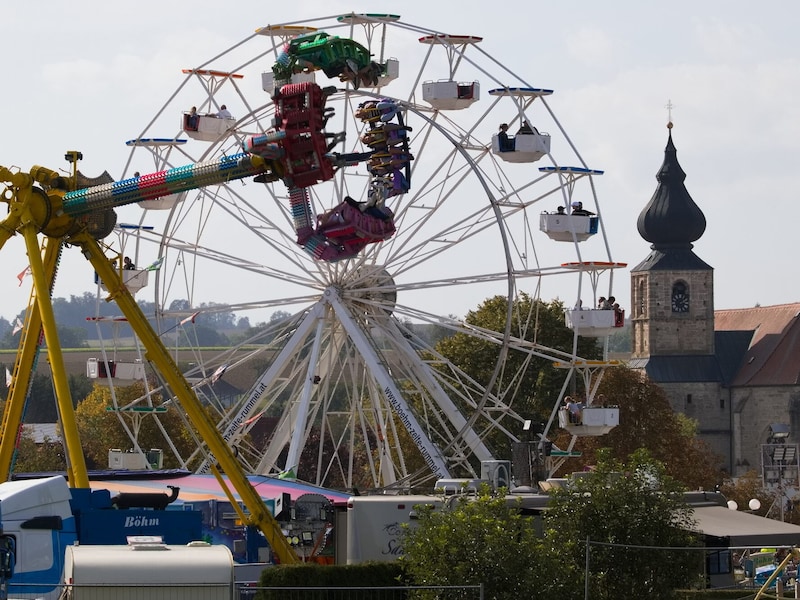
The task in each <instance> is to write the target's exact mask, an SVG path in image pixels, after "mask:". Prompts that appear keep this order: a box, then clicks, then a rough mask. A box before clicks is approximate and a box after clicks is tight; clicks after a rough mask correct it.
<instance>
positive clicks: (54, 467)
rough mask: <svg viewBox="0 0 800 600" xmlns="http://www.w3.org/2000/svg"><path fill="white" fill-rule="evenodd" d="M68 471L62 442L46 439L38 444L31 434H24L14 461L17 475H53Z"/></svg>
mask: <svg viewBox="0 0 800 600" xmlns="http://www.w3.org/2000/svg"><path fill="white" fill-rule="evenodd" d="M66 470H67V461H66V458H65V453H64V446H63V445H62V444H61V442H60V441H57V440H51V439H48V438H45V439H44V440H43V441H42V442H41V443H40V444H37V443H36V442H35V441H34V439H33V437H32V436H31V434H29V433H28V432H23V434H22V435H21V436H20V439H19V444H18V446H17V453H16V457H15V460H14V472H15V473H53V472H62V471H66Z"/></svg>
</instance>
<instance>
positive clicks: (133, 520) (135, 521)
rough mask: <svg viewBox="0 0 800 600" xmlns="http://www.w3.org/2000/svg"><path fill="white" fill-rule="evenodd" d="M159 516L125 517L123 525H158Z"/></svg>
mask: <svg viewBox="0 0 800 600" xmlns="http://www.w3.org/2000/svg"><path fill="white" fill-rule="evenodd" d="M158 525H159V521H158V518H157V517H141V516H139V517H125V524H124V525H123V527H126V528H127V527H158Z"/></svg>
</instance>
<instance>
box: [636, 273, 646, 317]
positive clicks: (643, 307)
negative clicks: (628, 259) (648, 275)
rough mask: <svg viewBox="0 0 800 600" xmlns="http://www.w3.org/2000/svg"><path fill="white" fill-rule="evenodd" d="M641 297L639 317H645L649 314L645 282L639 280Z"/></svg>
mask: <svg viewBox="0 0 800 600" xmlns="http://www.w3.org/2000/svg"><path fill="white" fill-rule="evenodd" d="M637 292H638V295H639V316H641V317H643V316H645V314H646V313H647V302H646V300H645V288H644V281H642V280H639V289H638V290H637Z"/></svg>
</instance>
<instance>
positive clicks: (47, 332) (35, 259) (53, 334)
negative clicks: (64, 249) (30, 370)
mask: <svg viewBox="0 0 800 600" xmlns="http://www.w3.org/2000/svg"><path fill="white" fill-rule="evenodd" d="M20 230H21V231H20V232H21V233H22V237H23V238H24V239H25V246H26V248H27V250H28V261H29V264H30V266H31V277H32V278H33V286H34V290H35V291H36V306H37V307H38V308H39V315H40V317H41V321H42V328H43V329H44V339H45V342H46V343H47V356H48V359H49V360H50V371H51V373H52V375H53V387H54V388H55V391H56V402H57V404H58V412H59V416H60V417H61V429H62V434H63V436H64V443H65V444H66V447H67V455H68V456H69V469H70V472H69V476H70V477H69V482H70V485H71V486H72V487H78V488H88V487H89V475H88V474H87V472H86V460H85V459H84V456H83V448H82V447H81V440H80V436H79V435H78V427H77V425H76V424H75V412H74V410H73V407H72V394H71V393H70V390H69V383H68V382H69V379H68V377H67V370H66V368H65V366H64V356H63V355H62V353H61V342H60V341H59V339H58V329H57V327H56V318H55V314H54V313H53V305H52V303H51V301H50V290H51V288H52V284H53V277H54V274H55V266H56V265H55V261H53V264H52V265H50V266H49V271H48V270H47V269H46V268H45V265H44V261H43V260H42V255H41V250H40V249H39V238H38V236H37V230H36V226H35V225H34V224H33V223H32V222H27V223H25V222H23V225H22V227H21V228H20ZM50 244H53V245H58V244H60V242H59V241H56V240H50V241H49V243H48V248H49V246H50ZM31 366H33V365H32V363H31Z"/></svg>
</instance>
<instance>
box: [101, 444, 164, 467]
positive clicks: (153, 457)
mask: <svg viewBox="0 0 800 600" xmlns="http://www.w3.org/2000/svg"><path fill="white" fill-rule="evenodd" d="M163 467H164V451H163V450H161V449H160V448H151V449H150V450H148V451H146V452H144V451H143V452H134V451H133V450H128V451H125V450H120V449H119V448H112V449H111V450H109V451H108V468H109V469H112V470H115V471H145V470H147V469H162V468H163Z"/></svg>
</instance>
